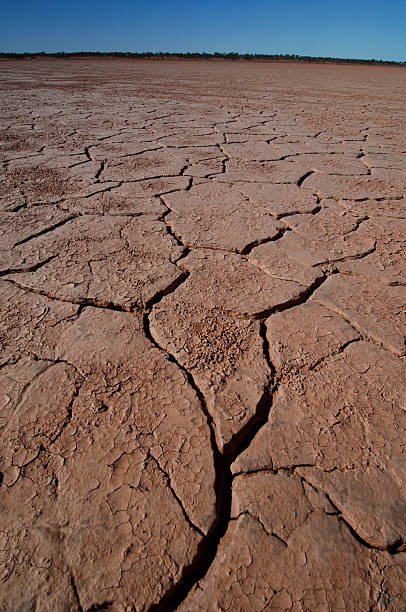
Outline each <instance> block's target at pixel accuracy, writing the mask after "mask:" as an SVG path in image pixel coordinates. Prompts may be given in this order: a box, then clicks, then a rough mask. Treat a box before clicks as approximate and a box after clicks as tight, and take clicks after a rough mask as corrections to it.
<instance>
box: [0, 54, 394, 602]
mask: <svg viewBox="0 0 406 612" xmlns="http://www.w3.org/2000/svg"><path fill="white" fill-rule="evenodd" d="M0 82H1V92H2V93H1V99H2V107H3V110H2V126H1V131H0V157H1V160H2V163H1V167H0V176H1V181H0V209H1V213H0V223H1V225H0V232H1V243H0V250H1V258H0V260H1V261H0V274H1V278H0V287H1V291H0V300H1V303H2V306H1V308H2V318H1V331H0V336H1V345H2V352H1V358H0V368H1V371H0V375H1V386H0V427H1V430H0V431H1V448H0V471H1V488H0V494H1V495H0V555H1V574H0V580H1V585H0V609H1V610H2V611H4V612H10V611H11V612H14V611H21V612H25V611H34V610H35V611H38V612H42V611H52V612H57V611H61V612H62V611H68V610H79V611H87V612H91V611H95V610H111V611H116V612H119V611H120V612H124V611H126V612H130V611H137V612H140V611H147V610H148V611H151V612H153V611H165V612H166V611H170V610H179V611H181V612H188V611H197V610H201V611H208V610H209V611H215V610H218V611H220V610H222V611H230V612H238V611H251V610H252V611H260V610H290V611H292V612H300V611H305V610H306V611H309V612H313V611H317V612H323V611H326V612H327V611H338V610H348V611H352V610H354V611H361V612H366V611H371V612H375V611H382V610H390V611H399V612H400V611H403V610H405V608H406V487H405V483H406V446H405V429H406V414H405V411H406V403H405V401H406V399H405V385H406V359H405V354H406V347H405V328H406V325H405V301H406V300H405V293H406V290H405V285H406V266H405V242H404V239H405V235H406V199H405V193H406V108H405V96H404V94H405V87H406V69H401V68H396V67H384V68H383V67H362V66H340V65H334V66H333V65H303V64H294V63H290V64H289V63H260V62H258V63H257V62H253V63H249V62H227V61H217V62H216V61H212V62H203V61H202V62H198V61H196V62H186V61H136V60H132V61H125V60H56V61H55V60H32V61H29V60H24V61H20V62H17V61H3V62H2V63H1V65H0Z"/></svg>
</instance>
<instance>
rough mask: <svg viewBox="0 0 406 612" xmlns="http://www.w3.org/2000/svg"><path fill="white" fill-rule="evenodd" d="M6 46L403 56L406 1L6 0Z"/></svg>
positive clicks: (2, 46)
mask: <svg viewBox="0 0 406 612" xmlns="http://www.w3.org/2000/svg"><path fill="white" fill-rule="evenodd" d="M0 51H15V52H22V51H168V52H175V51H180V52H188V51H206V52H209V53H210V52H214V51H221V52H229V51H236V52H239V53H295V54H298V55H320V56H334V57H343V58H365V59H370V58H375V59H393V60H401V61H404V60H406V0H386V1H385V0H341V1H331V0H324V1H322V0H285V1H284V2H282V1H276V0H268V1H266V0H251V1H250V0H234V1H233V2H229V1H227V0H223V1H221V0H218V1H214V0H200V1H196V0H173V1H172V2H171V1H169V0H168V1H165V0H155V1H151V0H149V1H139V0H132V1H131V0H98V1H97V2H96V1H95V0H69V1H68V0H59V1H58V0H38V1H35V0H19V1H14V2H10V1H6V0H3V2H2V8H1V12H0Z"/></svg>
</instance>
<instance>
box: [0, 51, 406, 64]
mask: <svg viewBox="0 0 406 612" xmlns="http://www.w3.org/2000/svg"><path fill="white" fill-rule="evenodd" d="M42 57H63V58H75V57H78V58H83V57H119V58H137V59H139V58H141V59H166V58H173V59H176V58H179V59H197V60H199V59H228V60H263V61H293V62H309V63H327V64H343V63H344V64H379V65H380V64H385V65H397V66H404V65H406V61H403V62H396V61H391V60H377V59H356V58H352V59H343V58H338V57H313V56H307V55H296V54H289V53H285V54H264V53H220V52H218V51H216V52H215V53H204V52H203V53H166V52H162V51H160V52H155V51H145V52H143V53H132V52H129V51H74V52H69V53H68V52H65V51H58V52H56V53H45V51H41V52H39V53H29V52H27V53H0V58H10V59H24V58H25V59H27V58H30V59H35V58H42Z"/></svg>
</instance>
